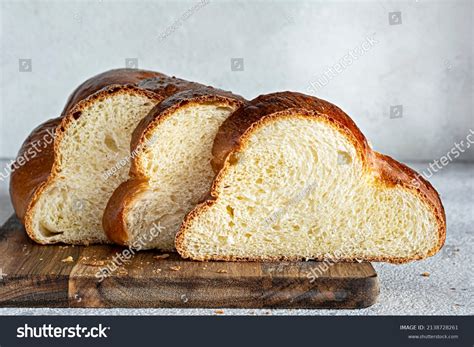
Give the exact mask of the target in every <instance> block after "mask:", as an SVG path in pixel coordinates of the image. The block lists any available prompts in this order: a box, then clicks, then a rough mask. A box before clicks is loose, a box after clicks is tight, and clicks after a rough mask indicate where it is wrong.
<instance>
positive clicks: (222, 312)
mask: <svg viewBox="0 0 474 347" xmlns="http://www.w3.org/2000/svg"><path fill="white" fill-rule="evenodd" d="M214 313H215V314H224V310H215V311H214Z"/></svg>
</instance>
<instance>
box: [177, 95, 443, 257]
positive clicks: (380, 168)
mask: <svg viewBox="0 0 474 347" xmlns="http://www.w3.org/2000/svg"><path fill="white" fill-rule="evenodd" d="M292 116H293V117H294V116H297V117H313V118H320V119H324V120H325V121H326V122H328V124H330V125H332V126H335V127H336V128H337V129H338V130H339V131H342V132H344V133H345V134H346V135H347V136H348V138H349V139H350V140H351V142H352V143H353V144H354V146H355V148H356V149H357V152H358V154H359V156H360V158H361V159H362V161H363V163H364V165H365V169H366V170H370V171H372V172H375V173H378V181H379V182H380V184H383V185H385V186H394V185H400V186H402V187H403V188H404V189H406V190H409V191H410V192H411V193H413V194H415V195H417V196H418V197H419V198H420V199H421V200H423V201H424V202H425V204H427V205H428V206H430V209H431V210H432V212H433V214H434V215H435V216H436V219H437V223H438V244H437V245H436V246H435V247H434V248H433V249H432V250H430V251H429V252H428V255H427V256H416V257H411V258H402V257H400V258H395V257H374V258H364V259H363V260H364V261H382V262H389V263H396V264H401V263H406V262H410V261H413V260H418V259H422V258H425V257H428V256H432V255H434V254H435V253H436V252H438V251H439V249H441V247H442V246H443V244H444V241H445V238H446V216H445V212H444V208H443V205H442V203H441V199H440V198H439V195H438V193H437V192H436V190H435V189H434V188H433V186H432V185H431V184H430V183H429V182H428V181H426V180H425V179H424V178H423V177H421V175H419V174H417V173H416V172H415V171H413V170H412V169H410V168H409V167H407V166H405V165H403V164H401V163H399V162H397V161H395V160H394V159H392V158H390V157H388V156H385V155H382V154H380V153H377V152H375V151H373V150H372V149H371V148H370V146H369V145H368V143H367V140H366V139H365V137H364V135H363V134H362V133H361V132H360V130H359V129H358V128H357V126H356V125H355V123H354V122H353V121H352V120H351V119H350V117H349V116H347V115H346V114H345V113H344V112H343V111H342V110H340V109H339V108H338V107H336V106H334V105H332V104H330V103H328V102H327V101H324V100H320V99H317V98H314V97H311V96H306V95H303V94H299V93H292V92H282V93H275V94H269V95H262V96H259V97H258V98H256V99H254V100H252V101H250V102H249V103H248V104H246V105H245V106H244V107H242V108H241V109H239V110H238V111H236V112H234V114H233V115H232V116H231V117H229V118H228V119H227V120H226V121H225V122H224V123H223V125H222V126H221V128H220V130H219V133H218V135H217V137H216V139H215V141H214V148H213V155H214V161H213V167H214V169H215V170H216V172H218V173H217V176H216V178H215V180H214V183H213V186H212V188H211V191H210V194H209V196H210V199H209V200H207V201H205V202H203V203H202V204H200V205H198V206H197V207H196V208H195V209H194V210H193V211H191V212H190V213H189V214H188V215H187V216H186V218H185V220H184V222H183V224H182V226H181V229H180V230H179V232H178V234H177V236H176V249H177V250H178V252H179V253H180V255H181V256H182V257H183V258H192V259H193V260H223V261H279V260H286V261H296V260H304V259H303V258H301V257H277V258H272V257H258V258H245V257H234V256H206V257H199V258H197V257H195V256H192V255H191V254H190V253H189V252H188V251H187V250H186V247H185V246H184V238H185V235H186V232H187V230H188V228H189V227H190V224H191V223H192V221H193V220H194V219H195V218H199V216H200V215H201V214H204V213H206V211H207V210H208V209H210V208H211V207H212V206H213V205H214V204H215V203H216V201H217V199H218V193H217V187H218V185H219V183H220V182H221V181H222V180H223V178H224V176H225V175H226V172H227V171H228V169H229V167H230V162H229V161H230V160H231V158H232V155H233V154H234V153H235V152H238V151H240V150H242V149H243V148H244V147H245V145H246V141H247V140H248V138H249V137H250V135H251V133H252V132H253V131H254V130H256V129H258V128H260V127H263V126H265V124H266V123H268V122H271V121H273V120H275V119H278V118H281V117H292ZM314 260H324V259H322V258H317V259H314ZM339 260H340V261H357V259H354V258H347V259H339Z"/></svg>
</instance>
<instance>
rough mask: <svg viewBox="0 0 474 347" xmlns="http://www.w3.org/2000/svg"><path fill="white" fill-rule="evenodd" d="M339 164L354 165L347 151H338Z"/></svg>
mask: <svg viewBox="0 0 474 347" xmlns="http://www.w3.org/2000/svg"><path fill="white" fill-rule="evenodd" d="M337 163H338V164H339V165H348V164H350V163H352V157H351V155H350V154H349V153H348V152H346V151H337Z"/></svg>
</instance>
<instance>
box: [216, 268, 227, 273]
mask: <svg viewBox="0 0 474 347" xmlns="http://www.w3.org/2000/svg"><path fill="white" fill-rule="evenodd" d="M217 273H218V274H226V273H227V270H224V269H220V270H217Z"/></svg>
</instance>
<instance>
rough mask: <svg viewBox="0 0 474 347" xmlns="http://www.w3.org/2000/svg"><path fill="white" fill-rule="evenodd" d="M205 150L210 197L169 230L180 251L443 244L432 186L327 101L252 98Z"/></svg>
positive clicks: (335, 251)
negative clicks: (209, 152) (375, 146)
mask: <svg viewBox="0 0 474 347" xmlns="http://www.w3.org/2000/svg"><path fill="white" fill-rule="evenodd" d="M213 153H214V160H213V166H214V168H215V169H216V170H220V171H219V173H218V175H217V176H216V178H215V180H214V183H213V186H212V189H211V192H210V198H209V199H208V200H207V201H205V202H203V203H202V204H200V205H199V206H197V207H196V208H195V209H194V210H193V211H192V212H190V213H189V214H188V215H187V217H186V219H185V221H184V222H183V225H182V227H181V229H180V231H179V233H178V235H177V237H176V248H177V250H178V252H179V253H180V254H181V255H182V256H183V257H185V258H191V259H194V260H211V259H212V260H268V261H270V260H300V259H316V260H324V259H333V260H338V261H354V260H359V261H386V262H392V263H403V262H408V261H411V260H416V259H422V258H425V257H428V256H431V255H433V254H435V253H436V252H437V251H438V250H439V249H440V248H441V247H442V245H443V243H444V240H445V235H446V219H445V214H444V209H443V206H442V203H441V200H440V198H439V196H438V194H437V192H436V191H435V189H434V188H433V187H432V186H431V185H430V183H428V182H427V181H426V180H424V179H423V178H422V177H421V176H420V175H418V174H417V173H415V172H414V171H413V170H411V169H410V168H408V167H406V166H405V165H403V164H400V163H398V162H397V161H395V160H393V159H392V158H390V157H387V156H385V155H382V154H379V153H377V152H375V151H373V150H372V149H371V148H370V146H369V145H368V143H367V141H366V139H365V137H364V135H363V134H362V133H361V132H360V130H359V129H358V128H357V126H356V125H355V123H354V122H353V121H352V120H351V119H350V118H349V117H348V116H347V115H346V114H345V113H344V112H343V111H341V110H340V109H339V108H338V107H336V106H334V105H332V104H330V103H329V102H326V101H323V100H320V99H317V98H314V97H310V96H306V95H303V94H299V93H291V92H283V93H275V94H269V95H263V96H260V97H258V98H256V99H254V100H253V101H251V102H250V103H249V104H248V105H246V106H245V107H243V108H241V109H239V110H238V111H237V112H235V113H234V114H233V115H232V116H231V117H229V118H228V119H227V120H226V121H225V122H224V124H223V125H222V126H221V128H220V130H219V133H218V135H217V137H216V140H215V143H214V148H213Z"/></svg>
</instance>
